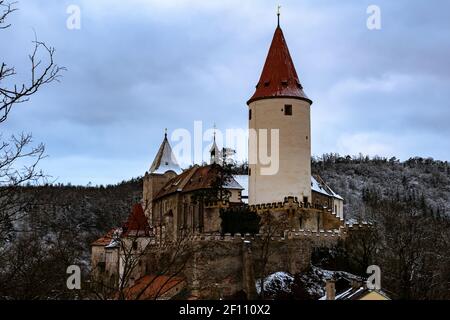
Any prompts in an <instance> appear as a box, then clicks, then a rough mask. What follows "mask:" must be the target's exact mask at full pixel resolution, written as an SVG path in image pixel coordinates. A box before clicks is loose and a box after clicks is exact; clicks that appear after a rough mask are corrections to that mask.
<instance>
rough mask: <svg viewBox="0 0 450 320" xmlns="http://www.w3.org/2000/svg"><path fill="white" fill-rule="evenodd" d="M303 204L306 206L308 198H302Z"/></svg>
mask: <svg viewBox="0 0 450 320" xmlns="http://www.w3.org/2000/svg"><path fill="white" fill-rule="evenodd" d="M303 203H304V204H305V206H306V205H307V204H308V197H303Z"/></svg>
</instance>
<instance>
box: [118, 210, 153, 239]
mask: <svg viewBox="0 0 450 320" xmlns="http://www.w3.org/2000/svg"><path fill="white" fill-rule="evenodd" d="M130 232H134V234H135V235H146V236H148V235H149V234H150V225H149V224H148V220H147V217H146V216H145V213H144V209H143V208H142V205H141V204H140V203H137V204H135V205H134V206H133V209H132V211H131V214H130V215H129V216H128V220H127V222H125V224H124V225H123V235H125V236H126V235H128V234H130Z"/></svg>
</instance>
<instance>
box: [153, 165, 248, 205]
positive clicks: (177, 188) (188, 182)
mask: <svg viewBox="0 0 450 320" xmlns="http://www.w3.org/2000/svg"><path fill="white" fill-rule="evenodd" d="M219 170H220V167H219V165H217V164H212V165H206V166H201V167H200V166H197V165H196V166H193V167H192V168H190V169H187V170H185V171H184V172H183V173H182V174H180V175H178V176H176V177H174V178H172V179H171V180H169V182H168V183H167V184H166V185H165V186H164V187H163V188H162V189H161V191H159V192H158V194H157V195H156V197H155V199H159V198H161V197H164V196H166V195H169V194H172V193H175V192H189V191H195V190H201V189H208V188H210V187H211V186H212V185H213V183H214V182H215V181H216V179H217V177H218V174H219V172H220V171H219ZM231 182H236V181H235V180H234V178H233V179H232V181H231ZM231 182H229V183H228V184H231ZM229 189H242V187H241V186H239V185H238V184H237V182H236V184H233V186H231V187H229Z"/></svg>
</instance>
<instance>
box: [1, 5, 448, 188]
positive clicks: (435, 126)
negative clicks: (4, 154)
mask: <svg viewBox="0 0 450 320" xmlns="http://www.w3.org/2000/svg"><path fill="white" fill-rule="evenodd" d="M278 3H279V2H278V1H261V0H254V1H252V0H246V1H242V0H239V1H238V0H227V1H224V0H223V1H214V0H210V1H204V0H160V1H157V0H127V1H123V0H70V1H60V0H39V1H36V0H33V1H31V0H21V1H20V2H19V3H18V4H17V6H18V7H19V8H20V10H19V11H17V12H15V13H14V14H13V15H12V16H11V18H10V20H9V22H11V23H12V24H13V25H12V27H11V28H10V29H7V30H2V31H0V53H1V55H0V58H1V60H2V61H5V62H6V63H7V64H9V65H14V66H15V67H16V69H17V72H18V75H17V81H18V82H19V81H20V80H21V79H26V76H27V72H28V71H29V67H28V61H27V54H28V53H29V52H30V50H31V48H32V43H31V40H32V39H33V38H34V31H35V32H36V33H37V35H38V38H39V39H40V40H42V41H45V42H46V43H47V44H50V45H52V46H54V47H56V50H57V51H56V60H57V62H58V64H60V65H62V66H65V67H66V68H67V72H65V73H64V77H63V78H62V81H61V83H54V84H51V85H50V86H47V87H45V88H44V89H43V90H41V91H40V92H39V93H38V94H37V95H36V96H34V97H33V98H32V100H31V101H30V102H29V103H26V104H22V105H20V106H18V107H17V108H16V109H15V110H14V111H13V112H12V113H11V115H10V117H9V119H8V120H7V122H5V123H3V124H1V125H0V130H1V133H2V134H3V136H4V137H5V136H8V135H11V134H17V133H20V132H31V133H33V136H34V140H35V141H36V142H43V143H45V145H46V148H47V154H48V158H46V159H45V160H44V161H43V162H42V164H41V167H42V168H43V170H44V171H45V172H46V173H47V174H49V175H51V176H52V177H53V178H54V179H56V180H57V181H58V182H72V183H74V184H87V183H88V182H92V183H93V184H106V183H115V182H119V181H121V180H122V179H128V178H131V177H135V176H139V175H142V174H143V173H144V172H145V171H146V170H147V169H148V168H149V166H150V164H151V162H152V160H153V157H154V155H155V153H156V151H157V149H158V147H159V144H160V143H161V140H162V137H163V135H164V128H165V127H167V128H168V129H169V135H170V134H171V133H172V132H173V131H174V130H176V129H179V128H184V129H187V130H189V131H193V128H194V121H196V120H201V121H203V129H204V130H206V129H207V128H211V127H212V126H213V124H214V123H216V124H217V127H218V128H219V129H221V130H225V129H228V128H246V127H247V106H246V101H247V100H248V98H249V97H250V96H251V95H252V93H253V91H254V86H255V84H256V82H257V80H258V78H259V75H260V72H261V69H262V66H263V63H264V60H265V57H266V54H267V50H268V47H269V44H270V41H271V39H272V36H273V32H274V28H275V26H276V15H275V13H276V6H277V4H278ZM431 3H432V4H431ZM371 4H375V5H378V6H379V7H380V9H381V19H382V20H381V30H369V29H368V28H367V26H366V20H367V18H368V16H369V15H368V14H367V12H366V10H367V7H368V6H369V5H371ZM70 5H76V6H78V7H79V8H80V10H81V11H80V12H81V28H80V29H79V30H70V29H68V28H67V27H66V22H67V18H68V17H69V15H68V14H67V8H68V7H69V6H70ZM281 5H282V18H281V24H282V28H283V31H284V34H285V37H286V40H287V42H288V45H289V49H290V52H291V55H292V57H293V60H294V63H295V65H296V68H297V72H298V74H299V77H300V80H301V81H302V84H303V86H304V88H305V92H306V93H307V94H308V96H309V97H310V98H311V99H312V100H313V101H314V104H313V106H312V151H313V154H315V155H320V154H322V153H326V152H339V153H342V154H352V155H353V154H358V153H359V152H362V153H364V154H370V155H375V154H378V155H382V156H397V157H398V158H400V159H407V158H409V157H411V156H423V157H433V158H435V159H441V160H450V142H449V141H450V140H449V137H450V106H449V101H450V59H449V57H450V37H449V34H450V20H449V19H448V12H449V11H450V3H449V2H448V1H445V0H442V1H438V0H435V1H432V2H429V1H410V0H397V1H391V0H386V1H381V0H371V1H365V0H352V1H350V0H348V1H332V0H319V1H318V0H302V1H297V0H295V1H294V0H293V1H288V0H284V1H282V3H281ZM205 146H206V144H205Z"/></svg>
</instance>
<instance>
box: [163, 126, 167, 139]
mask: <svg viewBox="0 0 450 320" xmlns="http://www.w3.org/2000/svg"><path fill="white" fill-rule="evenodd" d="M164 136H165V137H166V138H167V128H164Z"/></svg>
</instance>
